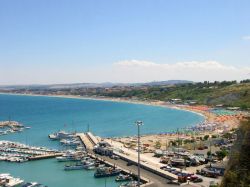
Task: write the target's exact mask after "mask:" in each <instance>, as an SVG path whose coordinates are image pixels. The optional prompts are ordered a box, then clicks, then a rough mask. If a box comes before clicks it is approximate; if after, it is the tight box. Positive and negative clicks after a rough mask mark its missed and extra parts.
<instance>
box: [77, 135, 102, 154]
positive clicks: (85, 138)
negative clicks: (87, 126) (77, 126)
mask: <svg viewBox="0 0 250 187" xmlns="http://www.w3.org/2000/svg"><path fill="white" fill-rule="evenodd" d="M76 136H78V137H79V138H80V140H81V142H82V143H83V144H84V145H85V147H86V149H87V150H93V148H94V146H95V145H96V144H97V143H98V140H97V138H96V137H95V136H94V135H93V134H92V133H91V132H87V133H77V134H76Z"/></svg>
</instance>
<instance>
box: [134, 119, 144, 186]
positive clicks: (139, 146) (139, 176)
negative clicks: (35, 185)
mask: <svg viewBox="0 0 250 187" xmlns="http://www.w3.org/2000/svg"><path fill="white" fill-rule="evenodd" d="M135 124H136V126H137V127H138V149H137V150H138V186H139V187H140V178H141V175H140V153H141V145H140V126H141V125H143V122H142V121H136V122H135Z"/></svg>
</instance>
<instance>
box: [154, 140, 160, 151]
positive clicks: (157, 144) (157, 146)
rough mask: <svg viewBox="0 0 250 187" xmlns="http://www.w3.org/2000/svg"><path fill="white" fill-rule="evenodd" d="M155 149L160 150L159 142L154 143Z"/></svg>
mask: <svg viewBox="0 0 250 187" xmlns="http://www.w3.org/2000/svg"><path fill="white" fill-rule="evenodd" d="M155 148H156V149H160V148H161V142H160V141H156V142H155Z"/></svg>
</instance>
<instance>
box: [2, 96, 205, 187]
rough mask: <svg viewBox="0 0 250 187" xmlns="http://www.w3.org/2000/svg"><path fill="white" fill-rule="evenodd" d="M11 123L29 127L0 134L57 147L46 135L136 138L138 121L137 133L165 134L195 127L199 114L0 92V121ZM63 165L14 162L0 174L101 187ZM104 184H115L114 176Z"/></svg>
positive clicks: (58, 186) (54, 184)
mask: <svg viewBox="0 0 250 187" xmlns="http://www.w3.org/2000/svg"><path fill="white" fill-rule="evenodd" d="M9 118H10V119H11V120H15V121H19V122H21V123H23V124H24V125H25V126H30V127H31V129H29V130H25V131H24V132H22V133H16V134H10V135H6V136H0V140H12V141H18V142H22V143H27V144H29V145H38V146H46V147H51V148H57V149H62V147H60V145H59V143H57V142H54V141H50V140H49V139H48V134H50V133H53V132H56V131H58V130H66V131H86V130H87V128H88V127H89V128H90V131H91V132H93V133H94V134H96V135H99V136H103V137H114V136H127V135H135V134H136V127H135V125H134V122H135V121H136V120H142V121H143V122H144V126H143V127H142V133H144V134H147V133H164V132H170V131H175V130H176V129H177V128H181V127H185V126H190V125H194V124H197V123H199V122H201V121H203V120H204V118H203V117H202V116H200V115H197V114H194V113H191V112H187V111H182V110H174V109H169V108H163V107H155V106H147V105H141V104H129V103H118V102H110V101H96V100H83V99H71V98H58V97H37V96H20V95H2V94H0V121H2V120H8V119H9ZM63 166H64V164H62V163H58V162H57V161H56V160H55V159H50V160H42V161H34V162H27V163H22V164H15V163H14V164H13V163H6V162H0V173H3V172H9V173H11V174H12V175H14V176H19V177H21V178H24V179H25V180H27V181H38V182H41V183H44V184H46V185H48V186H50V187H68V186H73V187H80V186H86V187H99V186H100V187H101V186H104V180H103V179H94V178H93V171H69V172H65V171H64V170H63ZM107 186H109V187H113V186H118V184H116V183H115V182H114V179H113V178H110V179H108V180H107Z"/></svg>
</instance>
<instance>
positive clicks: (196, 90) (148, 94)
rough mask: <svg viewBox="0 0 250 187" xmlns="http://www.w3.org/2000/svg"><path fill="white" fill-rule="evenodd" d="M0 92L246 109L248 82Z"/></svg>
mask: <svg viewBox="0 0 250 187" xmlns="http://www.w3.org/2000/svg"><path fill="white" fill-rule="evenodd" d="M0 92H7V93H29V94H42V95H47V94H54V95H81V96H102V97H103V96H104V97H116V98H120V97H121V98H133V99H140V100H161V101H170V100H171V99H181V103H186V102H191V101H192V103H197V104H206V105H218V104H223V105H224V106H233V107H241V108H242V109H247V108H250V80H244V81H241V82H240V83H237V82H236V81H223V82H218V81H215V82H207V81H205V82H203V83H201V82H200V83H193V82H190V81H175V80H172V81H162V82H151V83H144V84H137V83H134V84H129V85H126V84H114V83H105V84H104V83H103V84H89V83H88V84H87V83H86V84H83V83H81V84H69V85H48V86H21V87H7V88H6V87H5V88H0Z"/></svg>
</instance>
